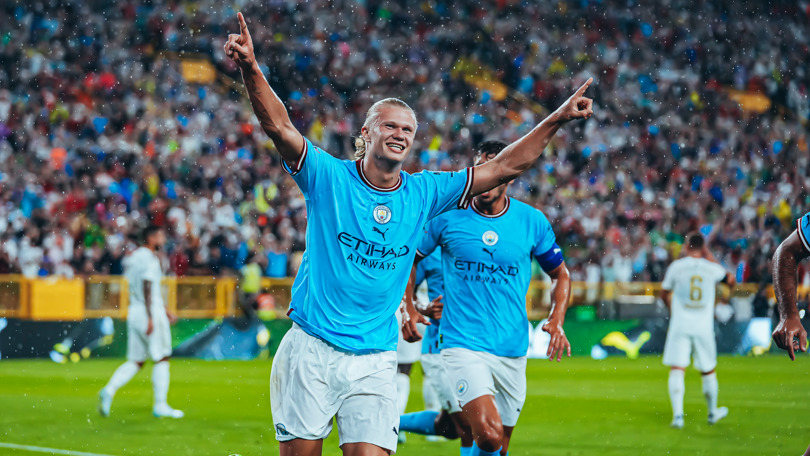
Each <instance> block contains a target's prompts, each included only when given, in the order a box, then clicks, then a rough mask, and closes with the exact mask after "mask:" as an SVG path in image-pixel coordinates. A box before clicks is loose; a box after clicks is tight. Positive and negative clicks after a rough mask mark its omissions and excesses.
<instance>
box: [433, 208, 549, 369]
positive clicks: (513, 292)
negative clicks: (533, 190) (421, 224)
mask: <svg viewBox="0 0 810 456" xmlns="http://www.w3.org/2000/svg"><path fill="white" fill-rule="evenodd" d="M555 246H556V243H555V237H554V232H553V231H552V229H551V224H549V222H548V219H546V217H545V215H543V213H542V212H540V211H538V210H537V209H535V208H533V207H531V206H529V205H527V204H524V203H521V202H520V201H517V200H513V199H511V198H510V199H508V200H507V205H506V207H505V208H504V210H503V211H502V212H501V213H500V214H496V215H492V216H490V215H485V214H483V213H481V212H479V211H478V210H477V209H476V208H475V206H474V205H473V206H472V207H470V208H468V209H466V210H458V211H451V212H448V213H446V214H443V215H441V216H439V217H437V218H436V219H435V220H433V221H432V222H430V223H429V224H428V227H427V232H426V235H425V237H424V238H422V241H421V242H420V244H419V255H428V254H430V253H431V252H433V250H434V249H436V248H437V247H441V255H442V274H443V276H444V288H445V296H444V303H445V306H444V310H443V312H442V324H441V327H440V345H441V348H442V349H444V348H451V347H461V348H466V349H469V350H474V351H483V352H487V353H492V354H494V355H497V356H505V357H519V356H525V355H526V350H527V348H528V344H529V334H528V324H527V321H528V317H527V315H526V292H527V291H528V289H529V282H530V280H531V262H532V257H533V256H540V255H543V254H546V253H548V252H549V250H551V249H553V248H556V247H555Z"/></svg>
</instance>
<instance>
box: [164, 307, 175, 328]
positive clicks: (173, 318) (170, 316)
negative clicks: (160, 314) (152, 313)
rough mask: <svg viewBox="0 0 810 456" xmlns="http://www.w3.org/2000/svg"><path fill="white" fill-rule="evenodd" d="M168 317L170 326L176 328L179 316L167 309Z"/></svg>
mask: <svg viewBox="0 0 810 456" xmlns="http://www.w3.org/2000/svg"><path fill="white" fill-rule="evenodd" d="M166 317H168V318H169V324H170V325H172V326H174V325H175V323H177V315H175V314H173V313H171V312H169V309H166Z"/></svg>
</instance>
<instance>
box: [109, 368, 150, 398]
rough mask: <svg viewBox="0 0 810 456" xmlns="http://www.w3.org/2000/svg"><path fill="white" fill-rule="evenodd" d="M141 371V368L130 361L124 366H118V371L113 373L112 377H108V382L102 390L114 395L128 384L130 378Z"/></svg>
mask: <svg viewBox="0 0 810 456" xmlns="http://www.w3.org/2000/svg"><path fill="white" fill-rule="evenodd" d="M139 370H141V367H140V366H138V364H137V363H134V362H132V361H127V362H125V363H124V364H122V365H120V366H119V367H118V369H116V370H115V372H113V374H112V377H110V381H109V382H107V386H105V387H104V389H105V390H106V391H107V392H108V393H109V394H111V395H115V392H116V391H118V389H119V388H121V387H122V386H124V385H126V384H127V383H129V381H130V380H132V377H134V376H135V374H137V373H138V371H139Z"/></svg>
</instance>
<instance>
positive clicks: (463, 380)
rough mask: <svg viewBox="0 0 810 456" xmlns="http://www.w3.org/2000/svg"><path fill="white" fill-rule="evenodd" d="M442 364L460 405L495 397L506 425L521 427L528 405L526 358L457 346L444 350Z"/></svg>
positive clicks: (496, 404)
mask: <svg viewBox="0 0 810 456" xmlns="http://www.w3.org/2000/svg"><path fill="white" fill-rule="evenodd" d="M442 361H444V368H445V369H446V370H447V376H448V378H449V380H450V384H451V385H453V392H454V394H455V396H456V399H457V400H458V403H459V406H461V407H464V406H465V405H467V403H468V402H470V401H472V400H473V399H477V398H479V397H481V396H486V395H492V396H495V406H496V407H497V408H498V412H499V413H500V414H501V422H502V423H503V425H504V426H514V425H516V424H517V421H518V417H519V416H520V410H521V409H522V408H523V403H524V402H526V357H525V356H521V357H519V358H508V357H505V356H496V355H493V354H491V353H486V352H479V351H472V350H468V349H466V348H458V347H453V348H445V349H442Z"/></svg>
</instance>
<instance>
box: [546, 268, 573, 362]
mask: <svg viewBox="0 0 810 456" xmlns="http://www.w3.org/2000/svg"><path fill="white" fill-rule="evenodd" d="M548 275H549V277H551V314H550V315H549V317H548V321H547V322H546V323H545V324H544V325H543V331H545V332H547V333H549V334H550V335H551V341H550V342H549V344H548V351H547V352H546V355H547V356H548V359H549V361H553V360H554V358H555V356H556V358H557V362H559V361H560V359H562V356H563V352H565V353H566V354H567V355H568V356H569V357H570V356H571V344H570V343H569V342H568V337H566V336H565V331H564V330H563V323H565V311H566V309H567V307H568V301H569V298H570V296H571V274H570V273H569V272H568V267H566V266H565V262H563V263H562V264H561V265H559V266H557V267H556V268H555V269H554V270H553V271H551V272H549V273H548Z"/></svg>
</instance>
